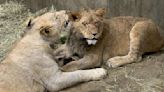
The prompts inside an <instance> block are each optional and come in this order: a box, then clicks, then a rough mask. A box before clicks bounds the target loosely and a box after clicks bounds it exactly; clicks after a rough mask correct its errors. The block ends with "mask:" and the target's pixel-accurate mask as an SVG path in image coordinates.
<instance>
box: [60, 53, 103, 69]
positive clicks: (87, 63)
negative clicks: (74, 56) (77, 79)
mask: <svg viewBox="0 0 164 92" xmlns="http://www.w3.org/2000/svg"><path fill="white" fill-rule="evenodd" d="M93 57H94V58H93ZM98 58H99V57H98V56H94V55H87V56H84V57H83V58H81V59H79V60H76V61H71V62H69V63H68V64H66V65H64V66H63V67H62V70H63V71H67V72H68V71H75V70H82V69H88V68H94V67H97V66H100V64H101V62H100V61H99V59H98Z"/></svg>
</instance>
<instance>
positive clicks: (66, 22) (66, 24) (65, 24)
mask: <svg viewBox="0 0 164 92" xmlns="http://www.w3.org/2000/svg"><path fill="white" fill-rule="evenodd" d="M68 24H69V20H68V21H65V22H64V27H65V28H66V27H67V26H68Z"/></svg>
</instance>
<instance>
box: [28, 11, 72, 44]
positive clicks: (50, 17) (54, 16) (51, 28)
mask: <svg viewBox="0 0 164 92" xmlns="http://www.w3.org/2000/svg"><path fill="white" fill-rule="evenodd" d="M71 26H72V23H71V21H69V16H68V14H67V12H66V11H65V10H61V11H56V12H48V13H45V14H43V15H41V16H38V17H36V18H35V19H30V20H29V22H28V24H27V28H28V29H29V30H31V33H32V34H34V33H39V34H40V35H41V36H42V38H43V39H44V40H46V41H49V42H51V43H53V42H55V41H57V40H58V39H59V38H61V37H60V36H61V34H63V33H62V32H66V31H67V30H70V28H71Z"/></svg>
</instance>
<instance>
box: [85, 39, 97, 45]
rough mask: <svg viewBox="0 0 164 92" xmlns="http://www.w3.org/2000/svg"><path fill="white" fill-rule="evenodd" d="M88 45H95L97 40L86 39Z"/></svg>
mask: <svg viewBox="0 0 164 92" xmlns="http://www.w3.org/2000/svg"><path fill="white" fill-rule="evenodd" d="M86 40H87V43H88V45H95V44H96V43H97V39H96V38H93V39H86Z"/></svg>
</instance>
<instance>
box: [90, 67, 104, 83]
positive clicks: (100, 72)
mask: <svg viewBox="0 0 164 92" xmlns="http://www.w3.org/2000/svg"><path fill="white" fill-rule="evenodd" d="M90 75H92V76H93V77H92V80H100V79H102V78H104V77H105V76H106V75H107V70H105V69H104V68H96V69H94V71H93V72H92V73H91V74H90Z"/></svg>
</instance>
